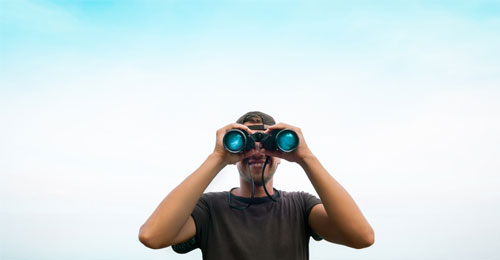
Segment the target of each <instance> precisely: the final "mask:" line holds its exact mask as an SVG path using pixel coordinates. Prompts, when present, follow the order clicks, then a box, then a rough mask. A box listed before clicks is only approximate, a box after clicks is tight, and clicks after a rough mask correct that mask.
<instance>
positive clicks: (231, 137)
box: [224, 131, 245, 152]
mask: <svg viewBox="0 0 500 260" xmlns="http://www.w3.org/2000/svg"><path fill="white" fill-rule="evenodd" d="M244 145H245V139H244V138H243V134H242V133H240V132H239V131H230V132H227V133H226V135H225V136H224V146H225V147H226V149H227V150H229V151H230V152H239V151H240V150H242V148H243V146H244Z"/></svg>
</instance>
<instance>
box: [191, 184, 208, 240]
mask: <svg viewBox="0 0 500 260" xmlns="http://www.w3.org/2000/svg"><path fill="white" fill-rule="evenodd" d="M191 216H193V219H194V223H195V225H196V235H195V239H196V241H198V247H199V243H200V242H201V241H203V238H204V236H205V235H206V234H205V232H206V230H207V226H208V221H209V218H210V206H209V199H208V195H207V194H203V195H202V196H201V198H200V200H199V201H198V203H196V206H195V207H194V209H193V212H192V213H191Z"/></svg>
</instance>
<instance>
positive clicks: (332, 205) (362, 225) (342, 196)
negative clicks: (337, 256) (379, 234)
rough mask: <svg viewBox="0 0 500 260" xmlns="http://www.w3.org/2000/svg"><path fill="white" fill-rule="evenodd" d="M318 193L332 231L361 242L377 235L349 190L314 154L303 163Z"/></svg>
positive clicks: (346, 239)
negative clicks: (374, 234)
mask: <svg viewBox="0 0 500 260" xmlns="http://www.w3.org/2000/svg"><path fill="white" fill-rule="evenodd" d="M299 164H300V165H301V166H302V168H303V169H304V171H305V172H306V174H307V176H308V178H309V180H310V181H311V183H312V185H313V187H314V189H315V190H316V192H317V193H318V195H319V197H320V198H321V201H322V203H323V206H324V208H325V211H326V213H327V215H328V220H329V221H328V222H329V223H331V225H332V228H331V230H335V232H338V234H339V235H340V236H341V237H342V240H343V241H347V242H348V243H349V242H350V241H359V240H366V238H367V237H368V238H370V237H373V230H372V228H371V226H370V224H369V223H368V222H367V221H366V219H365V217H364V216H363V214H362V213H361V210H360V209H359V208H358V206H357V205H356V203H355V202H354V200H353V199H352V198H351V196H350V195H349V193H348V192H347V191H346V190H345V189H344V188H343V187H342V186H341V185H340V184H339V183H338V182H337V181H336V180H335V179H334V178H333V177H332V176H331V175H330V174H329V173H328V172H327V171H326V169H325V168H324V167H323V166H322V165H321V163H320V162H319V160H318V159H317V158H316V157H315V156H313V155H310V156H308V157H306V158H305V159H304V160H303V161H301V162H300V163H299Z"/></svg>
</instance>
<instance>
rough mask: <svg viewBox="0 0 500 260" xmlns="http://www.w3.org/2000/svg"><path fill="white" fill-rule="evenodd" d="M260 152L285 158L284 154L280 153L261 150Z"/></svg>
mask: <svg viewBox="0 0 500 260" xmlns="http://www.w3.org/2000/svg"><path fill="white" fill-rule="evenodd" d="M260 152H261V153H263V154H265V155H268V156H272V157H279V158H283V153H282V152H280V151H271V150H266V149H261V150H260Z"/></svg>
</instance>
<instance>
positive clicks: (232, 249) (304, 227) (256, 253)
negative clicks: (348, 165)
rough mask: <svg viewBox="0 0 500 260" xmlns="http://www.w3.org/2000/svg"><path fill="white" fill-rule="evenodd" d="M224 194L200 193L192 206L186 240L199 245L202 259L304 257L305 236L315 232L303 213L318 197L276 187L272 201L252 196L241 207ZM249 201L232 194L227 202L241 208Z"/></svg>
mask: <svg viewBox="0 0 500 260" xmlns="http://www.w3.org/2000/svg"><path fill="white" fill-rule="evenodd" d="M228 195H229V194H228V192H210V193H205V194H203V195H202V196H201V198H200V200H199V201H198V203H197V204H196V206H195V208H194V210H193V213H192V216H193V219H194V221H195V223H196V236H195V237H194V238H193V239H192V240H191V241H188V242H189V243H191V244H192V246H193V247H197V248H200V249H201V251H202V255H203V259H204V260H212V259H216V260H220V259H224V260H226V259H227V260H230V259H238V260H244V259H252V260H254V259H266V260H271V259H287V260H292V259H301V260H302V259H309V238H310V236H313V235H314V234H313V232H312V230H311V228H310V227H309V224H308V217H309V213H310V211H311V209H312V207H313V206H314V205H316V204H319V203H321V201H320V200H319V199H318V198H317V197H315V196H313V195H311V194H309V193H306V192H285V191H281V192H277V190H275V192H274V194H273V198H274V199H275V200H277V202H274V201H272V200H271V199H270V198H268V197H263V198H254V200H253V201H252V204H251V206H250V207H248V208H246V209H243V210H241V209H236V208H230V207H229V197H228ZM249 202H250V199H249V198H243V197H238V196H235V195H231V205H235V206H239V207H245V206H247V205H248V203H249ZM315 239H318V240H319V239H320V238H318V237H316V236H315ZM174 250H175V248H174ZM175 251H177V250H175ZM177 252H179V251H177Z"/></svg>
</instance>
